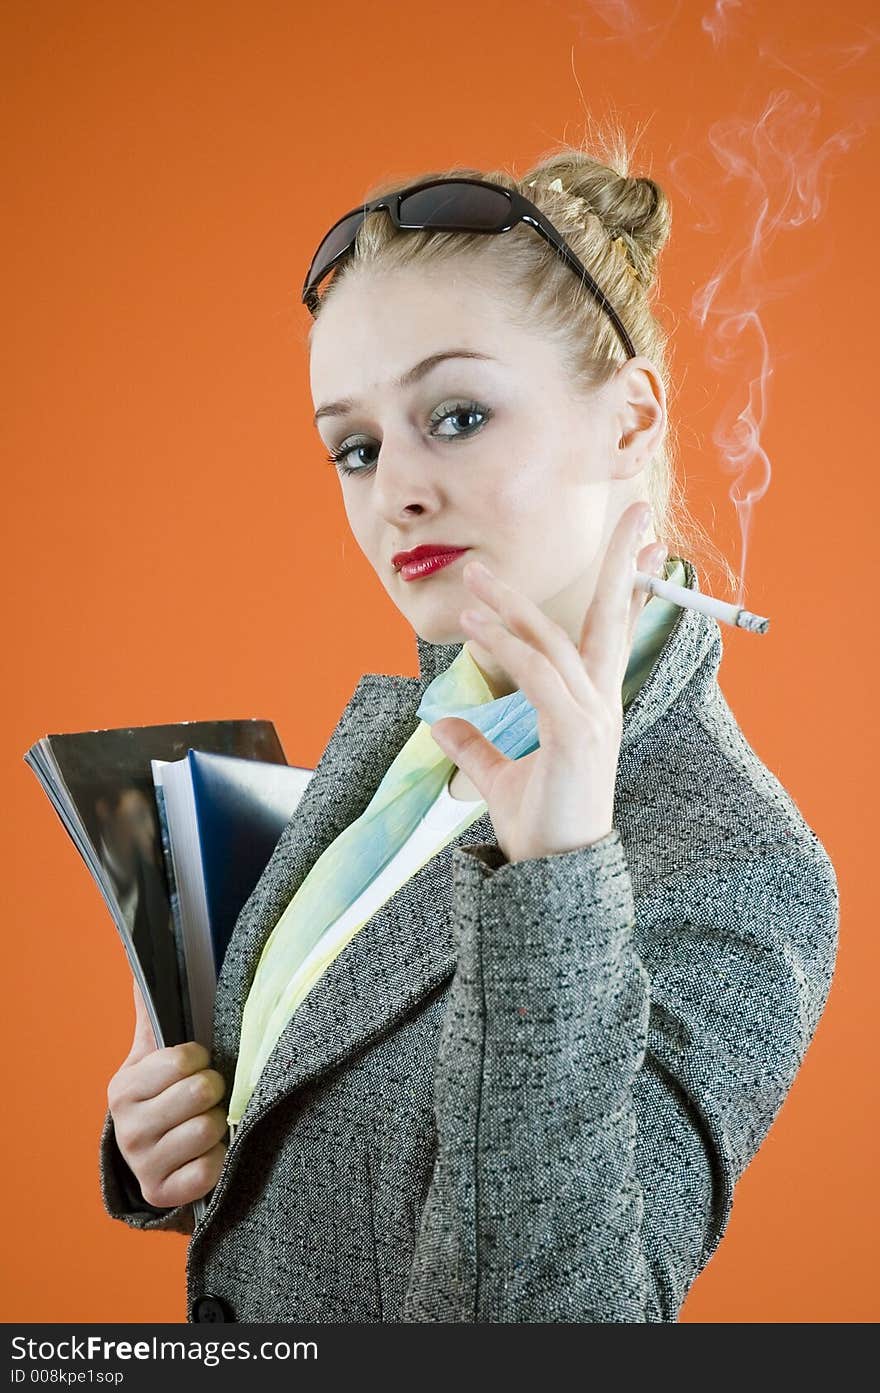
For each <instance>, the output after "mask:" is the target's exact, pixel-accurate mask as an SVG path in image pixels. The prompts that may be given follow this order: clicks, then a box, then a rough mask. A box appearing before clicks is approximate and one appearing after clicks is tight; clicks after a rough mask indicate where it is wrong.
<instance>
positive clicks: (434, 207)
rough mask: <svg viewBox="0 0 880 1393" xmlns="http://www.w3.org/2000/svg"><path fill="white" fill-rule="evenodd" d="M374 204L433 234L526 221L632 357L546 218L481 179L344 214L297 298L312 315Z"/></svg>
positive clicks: (415, 190) (415, 187)
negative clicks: (323, 287)
mask: <svg viewBox="0 0 880 1393" xmlns="http://www.w3.org/2000/svg"><path fill="white" fill-rule="evenodd" d="M379 208H384V209H385V211H386V212H387V214H388V216H389V217H390V219H391V221H392V222H393V223H394V226H395V227H398V228H400V229H402V230H403V231H405V232H411V231H420V230H422V229H423V228H428V229H430V230H432V231H437V232H440V231H446V232H509V231H510V230H511V228H513V227H516V225H517V223H520V222H524V223H527V224H528V226H529V227H533V228H534V229H535V231H536V232H537V233H539V234H540V235H541V236H542V237H543V238H544V240H545V241H546V242H549V243H550V245H551V247H553V248H554V249H555V251H556V252H557V253H558V254H559V256H561V257H562V260H563V261H564V262H565V264H566V265H567V266H570V267H571V269H572V270H573V271H574V272H575V273H576V274H577V275H578V276H579V277H580V279H581V281H582V283H583V284H584V285H585V286H586V287H587V289H588V290H589V291H590V293H591V294H592V295H593V296H594V298H595V299H596V301H597V302H598V304H599V306H600V308H601V309H603V310H604V311H605V313H606V314H607V315H608V318H609V319H610V320H611V322H612V324H613V325H614V327H615V329H616V330H617V333H618V335H619V337H620V341H621V343H622V344H623V346H624V348H625V350H626V355H627V357H628V358H635V356H636V351H635V348H634V347H633V343H632V339H631V338H630V336H629V334H628V333H627V332H626V329H625V328H624V327H623V324H622V323H621V321H620V317H619V316H618V314H617V311H616V310H615V308H614V306H613V305H612V304H611V302H610V300H608V299H607V297H606V296H605V295H604V294H603V292H602V290H601V289H600V288H599V286H598V285H597V284H596V282H595V281H594V280H593V277H592V276H591V275H590V273H589V271H588V270H587V268H586V267H585V266H584V265H583V263H582V262H581V261H580V260H579V259H578V257H576V256H575V254H574V252H573V251H572V250H571V247H569V246H568V245H567V244H566V242H565V240H564V238H563V237H562V236H561V234H560V233H559V232H557V231H556V228H555V227H554V226H553V224H552V223H551V221H550V219H549V218H547V217H545V216H544V214H543V213H542V212H541V210H540V209H539V208H536V207H535V205H534V203H530V202H529V200H528V199H527V198H525V197H524V195H523V194H521V193H518V192H517V191H516V190H512V189H505V188H503V187H502V186H501V184H491V183H489V182H488V180H485V179H432V180H430V181H429V182H427V183H424V184H411V185H409V186H408V187H407V188H404V189H397V190H396V191H395V192H394V193H387V194H384V195H383V196H382V197H381V198H375V199H373V200H372V202H370V203H364V204H362V205H361V206H360V207H359V208H352V210H351V211H350V212H348V213H345V214H344V215H343V216H342V217H341V218H339V219H338V220H337V221H336V222H335V223H334V224H333V226H332V227H331V228H330V231H329V232H328V233H327V234H326V236H325V237H324V238H323V240H322V241H321V244H320V246H319V247H318V250H317V251H316V252H315V255H314V256H313V257H312V264H311V265H310V267H309V269H308V274H307V275H306V278H305V283H304V284H303V292H302V301H303V304H304V305H307V306H308V309H309V310H310V312H311V314H312V315H315V314H316V313H317V309H318V305H319V304H320V300H319V297H318V286H319V285H320V284H321V281H323V279H324V277H325V276H327V275H329V273H330V272H331V271H332V270H333V268H334V267H335V266H338V264H339V262H340V261H342V260H343V258H344V257H346V256H348V255H349V253H350V252H351V251H352V249H353V247H354V244H355V239H356V237H357V234H358V230H359V229H360V226H361V224H362V222H363V220H364V218H365V217H366V216H367V214H368V213H374V212H376V211H377V209H379Z"/></svg>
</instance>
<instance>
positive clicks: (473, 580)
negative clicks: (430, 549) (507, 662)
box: [462, 561, 596, 704]
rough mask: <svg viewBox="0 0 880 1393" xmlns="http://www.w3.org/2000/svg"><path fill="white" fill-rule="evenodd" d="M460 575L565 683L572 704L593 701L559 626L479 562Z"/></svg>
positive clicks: (577, 659)
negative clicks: (571, 697) (544, 659)
mask: <svg viewBox="0 0 880 1393" xmlns="http://www.w3.org/2000/svg"><path fill="white" fill-rule="evenodd" d="M462 575H463V576H464V579H465V582H466V583H467V585H468V588H469V589H470V590H471V591H472V592H473V593H474V594H475V595H477V596H479V598H480V599H481V600H483V601H484V603H485V604H486V605H488V606H489V611H488V613H490V614H491V615H493V616H494V617H495V618H496V619H497V620H499V621H500V623H501V624H503V625H504V626H505V628H507V630H508V631H509V632H510V633H511V634H513V635H514V636H515V637H516V638H518V639H521V640H522V641H523V642H524V643H525V644H527V645H529V646H530V647H532V648H535V649H537V651H538V652H539V653H542V654H543V655H544V657H545V658H547V660H548V661H549V662H550V663H551V664H552V666H553V667H554V668H555V669H556V670H557V672H558V673H559V675H560V677H561V678H562V679H563V681H564V682H565V683H567V685H568V687H569V689H570V692H571V695H572V696H573V697H574V699H575V701H578V702H581V703H583V704H589V703H591V702H593V701H595V696H596V694H595V690H594V688H593V684H592V682H591V680H590V678H589V674H588V673H587V672H586V669H585V668H584V664H583V660H582V659H581V656H580V654H579V653H578V651H577V649H576V648H575V646H574V644H573V643H572V641H571V639H570V638H569V636H568V634H567V633H566V632H565V629H563V627H562V625H561V624H557V623H556V621H555V620H554V619H551V618H550V617H549V615H546V614H545V613H544V611H543V610H542V609H541V607H540V605H537V604H535V602H534V600H530V599H529V597H528V596H527V595H523V594H522V592H521V591H519V590H516V589H515V588H514V587H513V586H512V585H508V584H507V582H506V581H503V580H500V579H499V577H498V576H496V575H495V574H494V573H493V572H492V571H490V570H489V569H488V567H487V566H484V565H483V563H482V562H480V561H470V562H468V564H467V565H466V566H465V568H464V570H463V572H462ZM476 612H477V613H481V612H482V611H479V610H478V611H476ZM474 632H475V633H476V630H474ZM526 695H528V693H527V694H526ZM529 700H531V697H530V698H529Z"/></svg>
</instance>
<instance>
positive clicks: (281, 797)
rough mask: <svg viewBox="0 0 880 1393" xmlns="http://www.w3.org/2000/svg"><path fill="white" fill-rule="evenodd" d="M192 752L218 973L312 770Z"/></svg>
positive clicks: (204, 873) (209, 911)
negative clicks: (230, 941)
mask: <svg viewBox="0 0 880 1393" xmlns="http://www.w3.org/2000/svg"><path fill="white" fill-rule="evenodd" d="M187 758H188V760H189V764H190V772H191V778H192V788H193V797H194V800H195V809H196V820H197V823H198V832H199V846H200V848H201V853H202V874H203V877H204V882H205V898H206V900H207V906H208V919H209V923H210V927H211V942H212V944H213V948H214V966H215V969H216V971H217V973H218V974H219V972H220V967H221V965H222V963H223V958H224V956H225V954H226V948H227V945H228V943H229V940H230V938H231V937H232V930H233V929H234V928H235V922H236V920H237V919H238V916H239V914H240V912H241V910H242V908H243V907H244V905H245V903H246V902H247V900H248V898H249V897H250V894H251V891H252V890H253V888H254V886H255V885H256V883H257V881H258V880H259V878H260V876H261V875H262V873H263V871H264V870H265V869H266V866H267V864H268V862H269V858H270V857H271V855H272V852H273V851H274V850H275V847H276V846H277V844H278V839H279V837H280V836H281V833H282V832H283V831H284V829H285V827H286V826H287V824H288V823H289V822H290V819H291V818H292V817H293V814H294V812H295V811H296V807H297V804H298V803H299V800H300V798H301V797H302V795H303V793H304V792H305V788H306V785H307V784H308V782H309V779H310V778H311V776H312V772H313V771H312V770H311V769H302V768H300V767H299V766H297V765H292V764H266V763H263V761H262V760H255V759H238V758H236V757H235V756H232V755H216V754H209V753H207V752H206V751H203V750H190V751H189V753H188V755H187Z"/></svg>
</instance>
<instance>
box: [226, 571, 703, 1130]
mask: <svg viewBox="0 0 880 1393" xmlns="http://www.w3.org/2000/svg"><path fill="white" fill-rule="evenodd" d="M665 576H666V579H667V580H672V581H674V582H675V583H676V584H677V585H684V584H685V583H686V582H685V571H684V567H683V565H682V563H681V561H680V559H679V558H678V557H670V558H669V559H668V560H667V562H666V566H665ZM679 613H680V609H679V606H678V605H675V604H672V603H671V602H670V601H667V600H663V599H661V597H660V596H658V595H652V596H651V598H650V599H649V600H648V601H647V602H646V604H644V605H643V606H642V609H641V612H640V614H639V619H638V623H637V626H636V631H635V635H634V638H633V644H632V648H631V650H630V659H629V663H628V665H627V669H626V674H625V677H624V681H623V688H622V700H623V705H624V708H626V707H627V706H628V705H629V704H630V702H631V701H632V700H633V698H634V697H635V695H636V693H637V692H638V690H639V689H640V687H641V686H642V684H643V682H644V680H645V678H646V677H647V675H648V672H649V671H650V669H651V667H652V666H653V663H654V661H655V659H656V657H657V655H658V653H659V652H660V649H661V648H662V647H663V644H664V642H665V640H666V636H667V634H668V633H669V630H670V629H671V627H672V625H673V623H674V622H675V620H676V618H677V616H678V615H679ZM416 715H417V716H418V717H419V718H420V720H419V725H418V727H417V729H416V730H415V731H414V732H413V734H412V735H411V736H410V738H409V740H407V742H406V744H405V745H404V747H403V749H402V750H401V751H400V753H399V754H398V755H397V757H396V758H395V759H394V760H393V762H392V763H391V765H390V767H389V768H388V770H387V772H386V773H385V775H384V777H383V779H382V781H381V783H380V784H379V787H378V788H377V789H376V792H375V793H374V794H373V797H372V799H371V801H370V803H369V805H368V806H367V808H366V809H365V810H364V812H362V813H361V815H360V817H358V818H356V819H355V821H354V822H352V823H351V825H350V826H348V827H346V828H345V829H344V831H342V832H340V834H339V836H338V837H337V838H336V840H335V841H334V842H332V843H331V844H330V846H329V847H327V849H326V850H325V851H324V852H323V853H322V854H321V856H319V857H318V860H317V861H316V862H315V864H314V865H313V866H312V868H311V870H310V871H309V873H308V875H307V876H306V878H305V880H304V881H303V882H302V884H301V885H300V887H299V889H298V890H297V892H296V894H295V895H294V896H293V899H292V900H291V901H290V903H289V904H288V906H287V908H286V909H285V910H284V911H283V913H282V915H281V917H280V919H279V920H278V922H277V924H276V925H275V927H274V929H273V930H272V932H271V934H270V935H269V937H268V939H267V940H266V943H265V945H264V947H263V951H262V955H261V957H260V960H259V963H258V964H257V969H256V973H255V975H254V979H253V982H252V983H251V988H250V991H249V993H248V998H247V1001H246V1003H245V1008H244V1013H243V1016H242V1025H241V1038H240V1043H239V1052H238V1061H237V1065H236V1070H235V1079H234V1081H233V1087H232V1094H231V1096H230V1101H229V1111H228V1117H227V1121H228V1122H229V1124H230V1126H235V1125H237V1124H238V1122H239V1120H240V1118H241V1116H242V1113H243V1112H244V1110H245V1108H246V1106H247V1103H248V1100H249V1099H250V1097H251V1094H252V1093H253V1091H254V1088H255V1087H256V1085H257V1082H258V1080H259V1077H260V1074H261V1073H262V1070H263V1067H264V1065H265V1063H266V1061H267V1059H268V1058H269V1056H270V1054H271V1053H272V1051H273V1049H274V1048H275V1045H276V1043H277V1042H278V1039H279V1037H280V1036H281V1034H282V1032H283V1031H284V1028H285V1026H286V1025H287V1022H288V1021H289V1019H290V1017H291V1016H292V1014H293V1012H294V1011H295V1009H296V1007H297V1005H298V1004H299V1002H300V1001H301V1000H302V997H303V995H304V992H303V991H302V984H301V981H297V980H296V973H297V969H298V968H299V967H300V966H301V965H302V964H303V962H304V960H305V959H306V957H307V956H308V954H309V953H311V951H312V950H313V949H314V948H315V945H316V944H317V943H318V942H319V940H320V939H321V937H322V935H323V934H324V933H325V932H326V931H327V930H328V929H329V928H330V927H331V926H332V925H333V924H334V923H335V922H336V921H337V920H338V918H339V917H340V916H341V915H342V914H343V913H344V912H345V911H346V910H347V909H348V908H349V907H350V906H351V905H352V904H354V902H355V900H356V899H357V898H358V897H359V896H360V895H361V893H362V892H363V891H364V890H365V889H366V888H367V886H368V885H369V884H370V882H371V881H372V880H373V879H374V878H375V877H376V876H377V875H379V874H380V872H381V871H382V870H383V868H384V867H385V866H387V865H388V863H389V861H391V860H392V858H393V857H394V856H395V855H396V854H397V852H398V851H399V849H400V848H401V847H402V846H403V845H404V843H405V842H406V841H407V839H408V837H409V836H410V834H411V833H412V832H413V830H414V829H415V828H416V826H417V825H418V824H419V822H420V821H421V819H422V817H423V815H424V813H425V812H426V811H427V809H428V808H429V807H430V806H431V805H432V804H433V802H434V801H435V799H436V798H437V797H438V795H439V793H440V791H441V789H442V788H443V787H444V785H445V784H447V783H448V781H449V776H450V773H451V771H452V768H453V762H452V760H451V759H449V757H448V756H447V755H445V754H444V753H443V751H442V750H441V749H440V746H439V745H438V744H437V743H436V741H435V740H434V738H433V736H432V735H431V726H432V725H433V723H434V721H439V720H440V719H441V717H444V716H460V717H462V718H463V719H465V720H467V721H470V723H471V724H472V725H474V726H476V728H477V729H478V730H479V731H481V732H482V734H483V735H484V736H485V737H486V739H487V740H490V741H491V742H492V744H493V745H494V746H495V747H496V749H498V750H500V751H501V752H502V754H505V755H507V756H508V758H510V759H519V758H520V757H521V756H522V755H526V754H529V753H530V752H531V751H532V750H536V749H537V748H538V746H539V744H540V741H539V739H538V715H537V711H536V710H535V708H534V707H533V706H532V705H531V703H530V702H529V701H528V700H527V699H526V697H525V696H524V695H523V693H522V691H516V692H511V693H510V694H508V695H507V696H502V697H497V698H493V696H492V692H491V689H490V688H489V687H488V685H487V683H486V680H485V678H484V677H483V674H482V673H481V672H480V669H479V668H478V667H477V665H476V663H475V662H474V660H473V658H472V657H471V654H470V652H469V650H468V648H467V646H466V645H463V646H462V649H461V652H460V653H459V654H458V655H457V656H456V657H455V658H454V659H453V661H452V663H450V665H449V666H448V667H447V668H446V669H445V670H444V671H443V672H441V673H440V674H438V676H437V677H435V678H434V680H433V681H432V682H431V683H430V684H429V685H428V687H427V688H426V689H425V691H424V693H423V695H422V699H421V702H420V704H419V706H418V708H417V711H416ZM484 809H485V803H482V804H480V805H478V807H477V810H476V811H475V812H473V811H472V813H471V819H470V820H473V819H474V818H476V817H477V816H479V815H480V814H481V812H482V811H483V810H484ZM457 832H458V829H453V831H451V832H450V833H449V836H448V837H447V840H451V838H452V837H453V836H455V835H457ZM438 850H439V848H438ZM326 966H327V962H326V961H324V962H323V963H322V964H321V969H322V970H323V968H324V967H326ZM320 975H321V972H320V970H319V971H316V972H315V974H314V980H312V981H310V982H309V988H310V987H311V986H313V985H314V982H315V981H317V980H318V978H319V977H320Z"/></svg>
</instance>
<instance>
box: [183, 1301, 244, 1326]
mask: <svg viewBox="0 0 880 1393" xmlns="http://www.w3.org/2000/svg"><path fill="white" fill-rule="evenodd" d="M192 1318H193V1320H194V1321H197V1322H198V1321H234V1320H235V1316H234V1314H233V1312H232V1308H231V1307H230V1306H229V1305H228V1304H227V1303H226V1302H225V1301H223V1300H222V1299H221V1298H220V1297H219V1296H197V1297H196V1299H195V1301H194V1302H193V1304H192Z"/></svg>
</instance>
